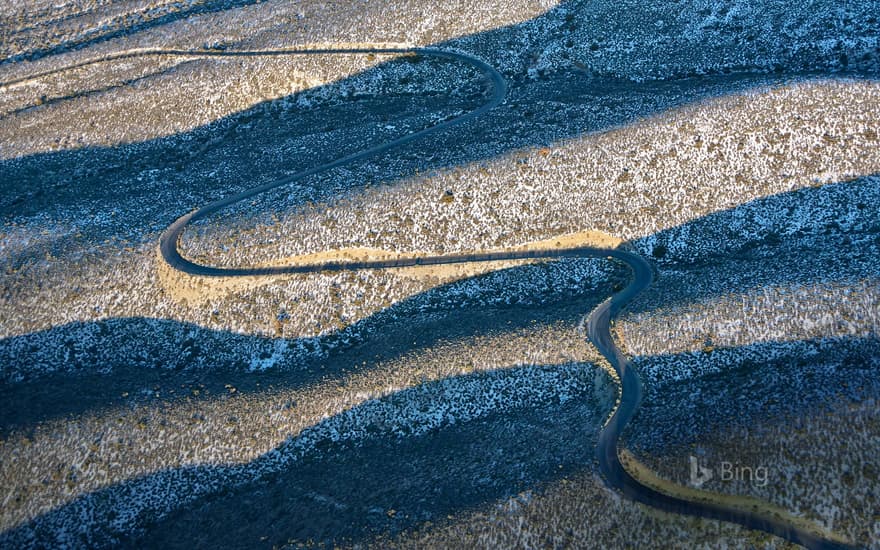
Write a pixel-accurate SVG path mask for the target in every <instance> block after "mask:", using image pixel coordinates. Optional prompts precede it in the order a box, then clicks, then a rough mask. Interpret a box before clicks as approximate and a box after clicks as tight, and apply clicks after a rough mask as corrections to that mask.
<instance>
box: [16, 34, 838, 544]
mask: <svg viewBox="0 0 880 550" xmlns="http://www.w3.org/2000/svg"><path fill="white" fill-rule="evenodd" d="M330 54H343V55H376V54H392V55H407V56H425V57H434V58H439V59H447V60H451V61H456V62H460V63H464V64H466V65H469V66H471V67H474V68H476V69H477V70H478V71H480V72H481V73H482V74H483V75H484V77H485V78H486V80H487V81H488V82H489V83H490V84H491V87H492V93H491V97H490V98H489V99H488V100H487V101H486V102H485V103H484V104H483V105H481V106H480V107H478V108H476V109H474V110H473V111H470V112H468V113H465V114H463V115H460V116H458V117H456V118H453V119H449V120H446V121H444V122H441V123H438V124H436V125H434V126H430V127H428V128H424V129H422V130H419V131H416V132H413V133H410V134H407V135H404V136H402V137H399V138H396V139H393V140H391V141H388V142H386V143H383V144H380V145H376V146H374V147H370V148H368V149H364V150H361V151H358V152H356V153H353V154H350V155H347V156H344V157H341V158H339V159H337V160H334V161H331V162H329V163H327V164H323V165H321V166H316V167H314V168H310V169H308V170H305V171H302V172H300V173H298V174H294V175H292V176H290V177H287V178H283V179H280V180H277V181H274V182H271V183H268V184H265V185H262V186H259V187H254V188H252V189H248V190H246V191H243V192H241V193H237V194H234V195H230V196H228V197H225V198H222V199H220V200H216V201H214V202H211V203H208V204H206V205H204V206H202V207H200V208H198V209H196V210H194V211H192V212H190V213H188V214H185V215H184V216H181V217H180V218H178V219H177V220H176V221H174V223H172V224H171V225H170V226H169V227H168V228H167V229H166V230H165V231H164V233H163V234H162V236H161V237H160V241H159V252H160V256H161V258H162V259H163V260H164V261H165V262H166V263H167V264H168V266H170V267H171V268H173V269H175V270H177V271H180V272H183V273H186V274H189V275H196V276H203V277H242V276H265V275H281V274H288V273H314V272H320V271H349V270H360V269H390V268H397V267H412V266H419V265H439V264H454V263H471V262H492V261H499V260H524V259H559V258H574V257H577V258H587V257H589V258H607V259H610V260H616V261H620V262H623V263H625V264H626V265H628V266H629V268H630V270H631V271H632V275H633V276H632V280H631V281H630V283H629V284H628V285H627V286H626V288H624V289H623V290H621V291H620V292H618V293H616V294H614V295H613V296H612V297H610V298H609V299H608V300H606V301H605V302H603V303H602V304H601V305H599V306H598V307H597V308H596V309H595V310H593V312H592V313H591V314H590V317H589V319H588V321H587V334H588V337H589V340H590V341H591V342H592V343H593V345H595V346H596V348H598V350H599V352H600V353H601V354H602V355H603V356H604V357H605V358H606V359H607V360H608V362H609V363H610V364H611V366H612V367H613V368H614V370H615V371H616V372H617V374H618V376H619V378H620V399H619V402H618V404H617V407H616V408H615V409H614V411H613V413H612V414H611V416H610V417H609V419H608V421H607V422H606V423H605V425H604V426H603V428H602V431H601V433H600V434H599V440H598V445H597V449H596V452H597V458H598V461H599V467H600V470H601V472H602V475H603V476H604V477H605V480H606V482H607V483H608V484H609V485H610V486H611V487H613V488H616V489H618V490H619V491H621V492H622V493H623V494H624V495H625V496H627V497H629V498H631V499H633V500H635V501H638V502H641V503H643V504H646V505H649V506H653V507H656V508H659V509H662V510H665V511H667V512H672V513H679V514H687V515H691V516H698V517H704V518H710V519H717V520H722V521H728V522H731V523H736V524H739V525H742V526H744V527H747V528H750V529H757V530H761V531H765V532H767V533H771V534H773V535H776V536H779V537H781V538H784V539H786V540H788V541H790V542H793V543H797V544H800V545H803V546H806V547H808V548H813V549H837V548H841V549H842V548H854V547H853V546H850V545H847V544H844V543H841V542H838V541H836V540H831V539H827V538H823V537H822V536H821V535H818V534H816V533H814V532H812V531H808V530H805V529H803V528H801V527H799V526H797V525H795V524H793V523H792V522H789V521H786V520H785V519H784V518H782V517H779V516H776V515H770V514H766V515H762V514H760V513H759V512H758V511H750V510H744V509H740V508H735V507H731V506H728V505H725V504H723V503H718V502H712V501H711V500H708V499H707V500H689V499H685V498H682V497H678V496H672V495H669V494H666V493H662V492H659V491H657V490H655V489H653V488H651V487H648V486H646V485H644V484H643V483H641V482H640V481H639V480H637V479H636V478H635V477H633V476H632V475H631V474H630V473H629V472H627V470H626V469H625V468H624V466H623V464H622V463H621V461H620V456H619V453H618V446H619V439H620V434H621V432H622V431H623V430H624V428H625V427H626V426H627V424H628V423H629V421H630V420H631V419H632V417H633V416H634V414H635V412H636V410H637V409H638V406H639V404H640V402H641V399H642V395H643V391H642V383H641V380H640V378H639V375H638V373H637V372H636V370H635V369H634V368H633V367H632V365H631V363H630V361H629V359H627V357H626V356H625V355H624V353H623V351H622V350H621V349H620V348H619V347H617V345H616V344H615V342H614V340H613V338H612V337H611V321H612V319H614V317H615V316H617V315H618V314H619V313H620V311H621V310H622V309H623V308H624V307H626V305H627V304H628V303H629V302H630V301H632V300H633V298H635V296H637V295H638V294H639V293H640V292H641V291H642V290H644V289H645V288H647V287H648V286H650V284H651V282H652V281H653V271H652V268H651V265H650V264H649V263H648V262H647V261H646V260H645V259H644V258H642V257H641V256H639V255H637V254H634V253H631V252H627V251H624V250H621V249H613V250H612V249H601V248H593V247H579V248H568V249H562V250H560V249H542V250H535V249H533V250H517V251H499V252H485V253H470V254H449V255H443V256H420V257H407V258H399V259H389V260H371V261H351V262H328V263H322V264H308V265H302V264H300V265H279V266H268V267H238V268H234V267H233V268H228V267H216V266H210V265H202V264H198V263H195V262H193V261H192V260H190V259H188V258H186V257H185V256H183V255H182V254H181V252H180V248H179V244H180V239H181V236H182V235H183V233H184V231H185V230H186V228H187V226H188V225H189V224H190V223H192V222H195V221H197V220H200V219H204V218H206V217H208V216H210V215H211V214H213V213H216V212H218V211H220V210H222V209H224V208H226V207H228V206H231V205H233V204H235V203H238V202H240V201H243V200H246V199H249V198H252V197H254V196H256V195H259V194H261V193H264V192H266V191H269V190H271V189H276V188H278V187H281V186H284V185H288V184H291V183H294V182H296V181H298V180H301V179H303V178H306V177H308V176H311V175H315V174H318V173H321V172H324V171H327V170H330V169H333V168H337V167H340V166H343V165H347V164H350V163H353V162H356V161H359V160H364V159H367V158H370V157H373V156H377V155H380V154H382V153H385V152H388V151H391V150H392V149H395V148H398V147H401V146H403V145H406V144H409V143H413V142H415V141H417V140H419V139H421V138H423V137H426V136H428V135H429V134H434V133H437V132H440V131H442V130H446V129H449V128H452V127H454V126H459V125H461V124H464V123H466V122H468V121H470V120H473V119H476V118H478V117H480V116H481V115H483V114H485V113H487V112H488V111H490V110H492V109H494V108H495V107H497V106H498V105H500V104H501V103H502V102H503V101H504V98H505V95H506V92H507V82H506V81H505V79H504V77H503V76H502V75H501V74H500V73H499V72H498V71H497V70H495V69H494V68H493V67H492V66H490V65H488V64H487V63H485V62H484V61H482V60H480V59H477V58H475V57H473V56H470V55H467V54H463V53H459V52H453V51H446V50H439V49H433V48H368V47H363V48H325V49H272V50H246V51H241V50H239V51H231V50H176V49H168V50H165V49H137V50H127V51H124V52H118V53H114V54H108V55H105V56H101V57H96V58H92V59H87V60H84V61H82V62H78V63H75V64H71V65H67V66H64V67H60V68H56V69H51V70H47V71H43V72H40V73H37V74H33V75H30V76H26V77H21V78H16V79H13V80H9V81H7V82H2V83H0V88H4V87H5V88H8V87H14V86H17V85H19V84H23V83H26V82H30V81H33V80H37V79H40V78H44V77H47V76H51V75H54V74H57V73H61V72H64V71H69V70H71V69H76V68H80V67H85V66H88V65H95V64H98V63H105V62H111V61H116V60H121V59H130V58H135V57H144V56H166V57H167V56H174V57H190V58H199V57H258V56H281V55H330ZM705 494H706V496H707V497H710V498H711V493H705Z"/></svg>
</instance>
